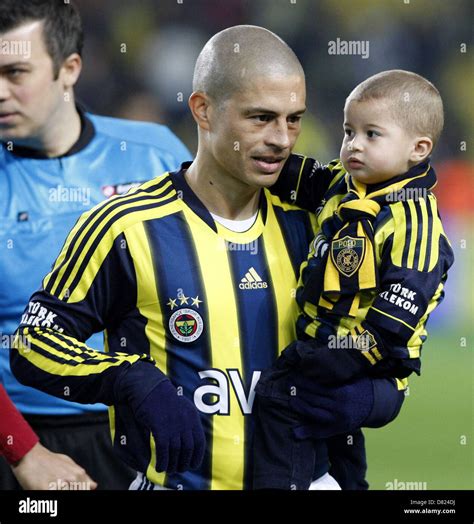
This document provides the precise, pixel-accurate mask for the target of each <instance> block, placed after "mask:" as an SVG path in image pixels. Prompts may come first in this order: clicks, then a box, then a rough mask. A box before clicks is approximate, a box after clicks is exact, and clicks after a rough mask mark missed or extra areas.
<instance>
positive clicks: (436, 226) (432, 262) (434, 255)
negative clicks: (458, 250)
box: [428, 195, 443, 271]
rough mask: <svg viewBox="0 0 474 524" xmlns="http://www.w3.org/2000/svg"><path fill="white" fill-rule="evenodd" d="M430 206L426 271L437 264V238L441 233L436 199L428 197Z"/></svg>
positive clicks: (441, 228)
mask: <svg viewBox="0 0 474 524" xmlns="http://www.w3.org/2000/svg"><path fill="white" fill-rule="evenodd" d="M428 198H429V201H430V205H431V215H432V217H433V227H432V233H431V253H430V265H429V268H428V271H432V270H433V268H434V267H435V266H436V264H437V263H438V257H439V236H440V234H441V233H442V232H443V227H442V225H441V222H440V220H439V218H438V207H437V205H436V199H435V197H434V196H432V195H430V196H429V197H428Z"/></svg>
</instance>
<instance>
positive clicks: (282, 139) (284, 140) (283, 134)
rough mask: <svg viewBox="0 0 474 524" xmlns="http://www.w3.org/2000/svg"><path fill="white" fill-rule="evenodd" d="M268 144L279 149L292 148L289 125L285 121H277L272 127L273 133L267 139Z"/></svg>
mask: <svg viewBox="0 0 474 524" xmlns="http://www.w3.org/2000/svg"><path fill="white" fill-rule="evenodd" d="M267 144H268V145H272V146H273V147H277V148H278V149H288V148H289V147H290V146H291V140H290V133H289V132H288V124H287V122H286V119H285V120H284V121H279V120H275V121H274V125H273V126H272V127H271V132H270V133H269V135H268V137H267Z"/></svg>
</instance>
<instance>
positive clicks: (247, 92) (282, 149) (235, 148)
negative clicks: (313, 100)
mask: <svg viewBox="0 0 474 524" xmlns="http://www.w3.org/2000/svg"><path fill="white" fill-rule="evenodd" d="M305 99H306V89H305V80H304V78H303V77H302V76H286V77H283V76H262V77H257V78H255V79H253V81H252V82H249V84H248V85H246V86H245V87H244V88H242V89H240V90H239V91H237V92H236V93H234V94H233V96H232V97H231V98H229V99H228V100H226V101H225V102H224V103H223V105H222V107H214V106H213V107H211V114H210V119H209V121H210V129H209V132H208V134H207V145H208V149H209V151H210V154H211V155H212V156H213V158H214V161H215V162H216V163H217V165H218V166H219V169H221V170H223V172H225V173H226V174H228V175H230V176H231V177H233V178H235V179H238V180H240V181H241V182H243V183H244V184H246V185H248V186H250V187H253V188H256V187H269V186H271V185H273V184H274V183H275V182H276V181H277V179H278V176H279V174H280V172H281V169H282V167H283V164H284V163H285V160H286V159H287V158H288V156H289V155H290V153H291V150H292V149H293V146H294V145H295V142H296V139H297V138H298V135H299V134H300V130H301V116H302V114H303V113H304V111H305V109H306V107H305Z"/></svg>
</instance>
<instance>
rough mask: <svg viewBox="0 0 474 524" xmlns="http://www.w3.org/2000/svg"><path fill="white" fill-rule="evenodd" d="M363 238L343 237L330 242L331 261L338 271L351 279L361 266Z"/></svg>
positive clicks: (363, 253) (363, 251)
mask: <svg viewBox="0 0 474 524" xmlns="http://www.w3.org/2000/svg"><path fill="white" fill-rule="evenodd" d="M364 255H365V238H363V237H350V236H347V235H346V236H345V237H344V238H340V239H337V240H333V241H332V242H331V259H332V261H333V263H334V265H335V266H336V267H337V269H338V271H339V272H340V273H342V274H343V275H344V276H346V277H351V276H352V275H353V274H354V273H355V272H356V271H357V270H358V269H359V267H360V265H361V264H362V260H363V259H364Z"/></svg>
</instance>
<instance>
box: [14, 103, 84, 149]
mask: <svg viewBox="0 0 474 524" xmlns="http://www.w3.org/2000/svg"><path fill="white" fill-rule="evenodd" d="M80 135H81V117H80V116H79V113H78V111H77V108H76V105H75V104H74V102H73V101H70V102H64V105H61V106H60V107H59V108H58V110H57V111H56V113H55V114H53V115H51V118H50V119H49V120H48V123H47V124H46V125H45V126H44V127H43V128H41V129H40V131H39V133H38V136H36V137H30V138H28V139H26V140H21V141H17V142H16V143H17V144H18V145H19V146H21V147H26V148H29V149H34V150H36V151H39V152H41V153H42V154H43V155H45V156H47V157H49V158H56V157H60V156H63V155H65V154H66V153H67V152H68V151H69V150H70V149H71V148H72V146H73V145H74V144H75V143H76V142H77V140H79V137H80Z"/></svg>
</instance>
